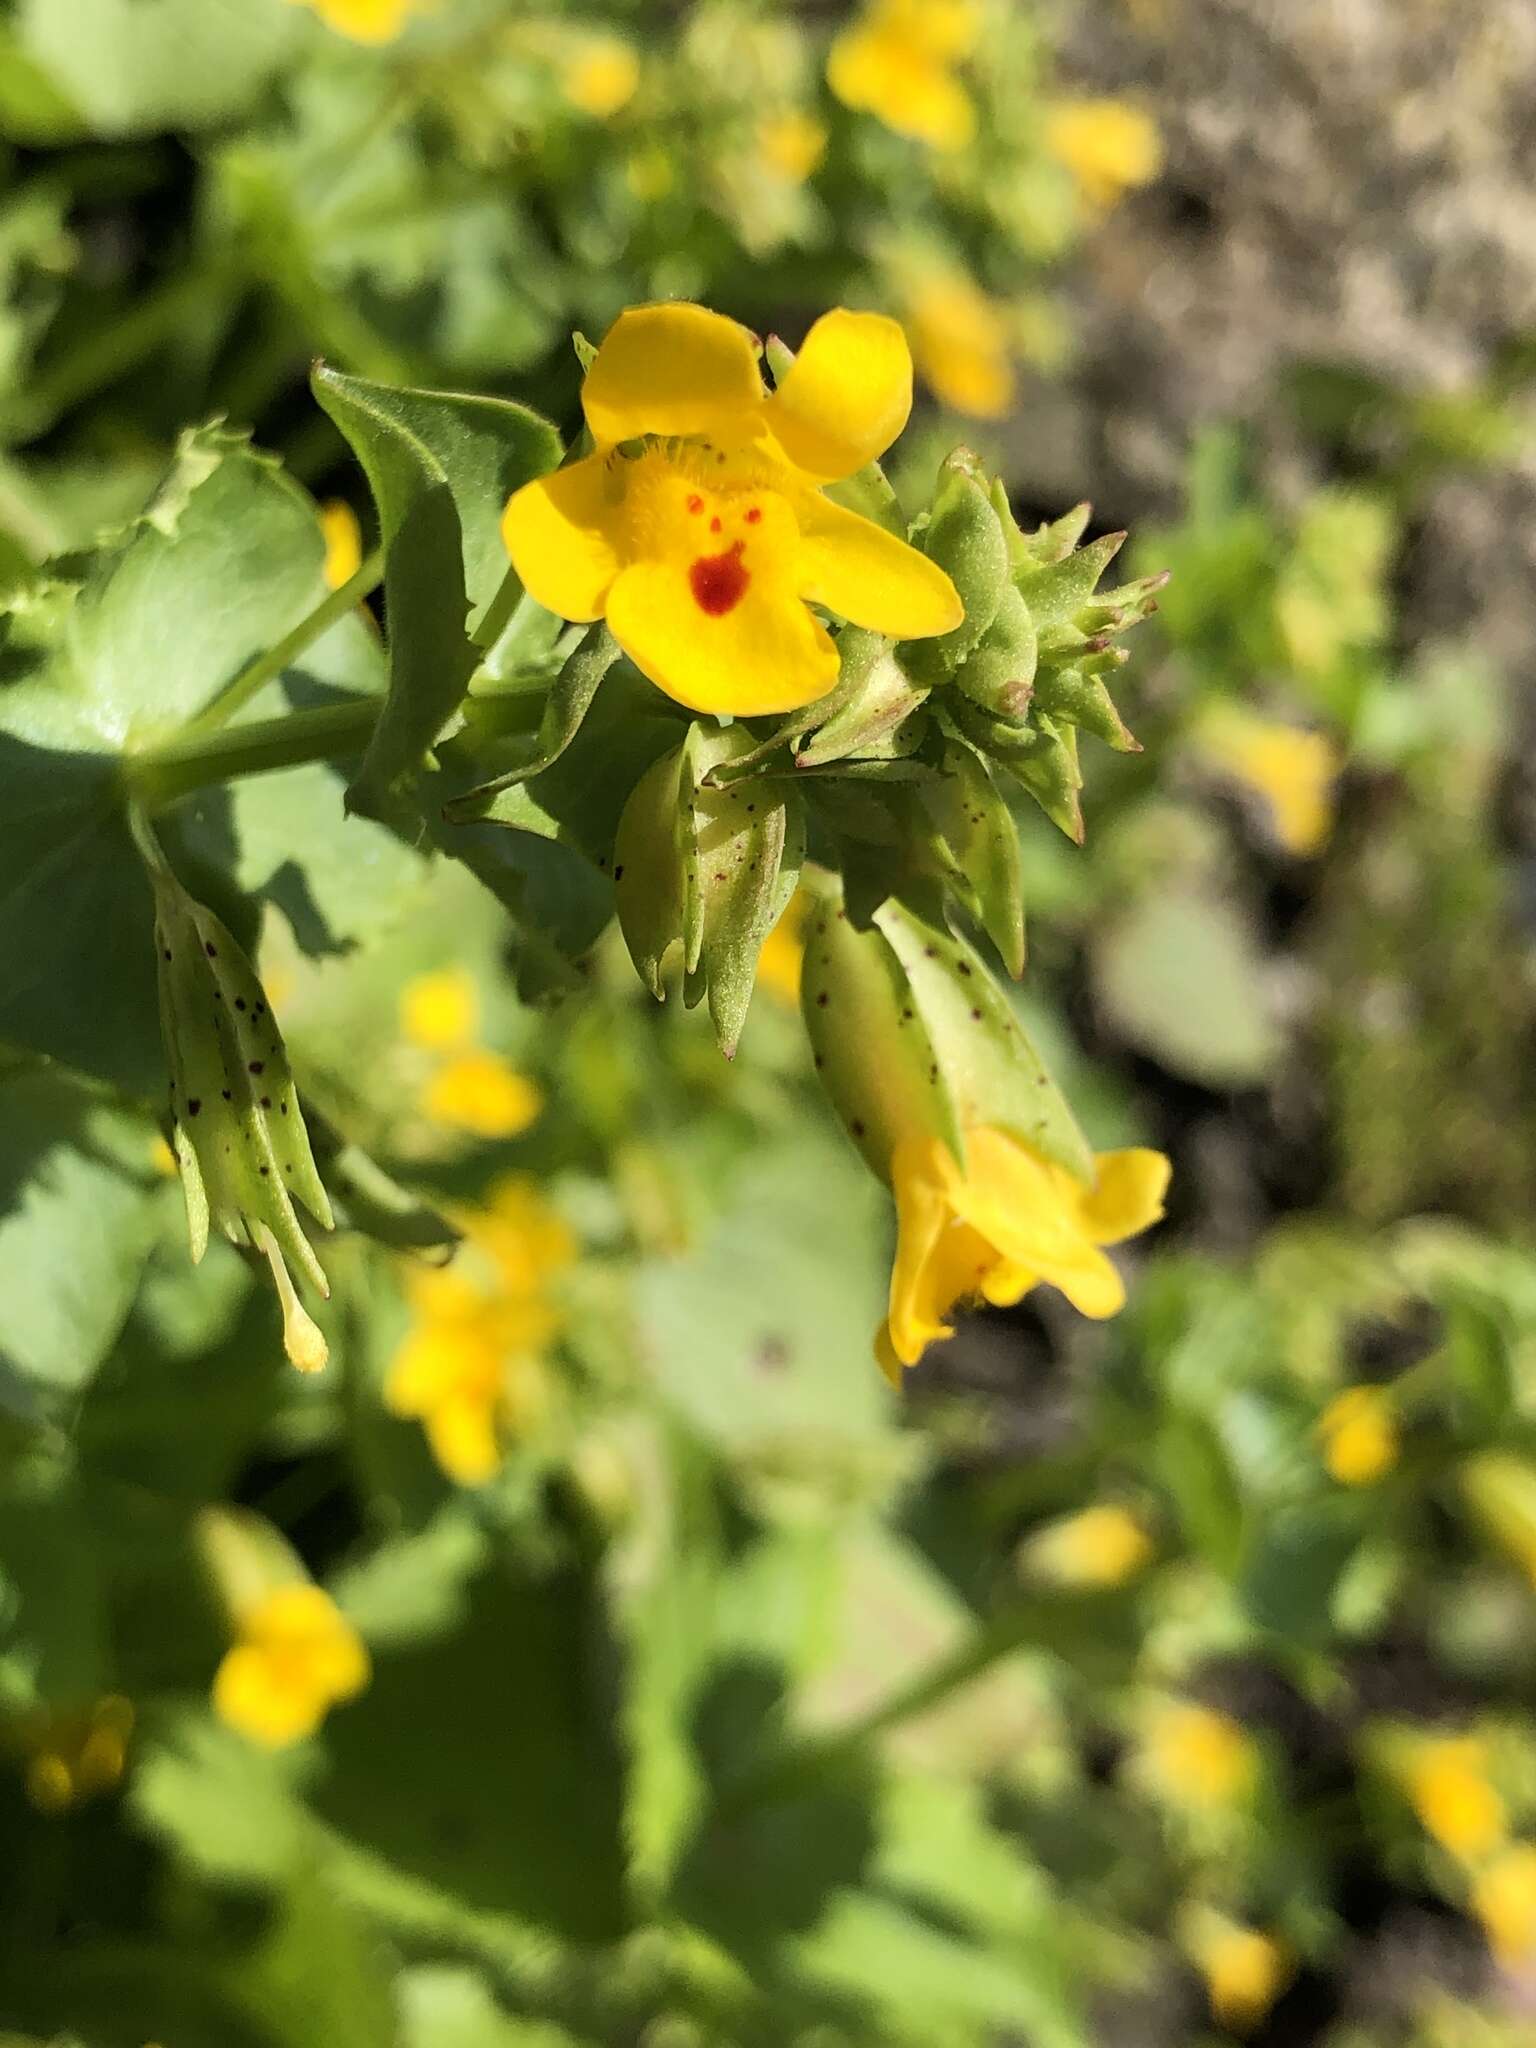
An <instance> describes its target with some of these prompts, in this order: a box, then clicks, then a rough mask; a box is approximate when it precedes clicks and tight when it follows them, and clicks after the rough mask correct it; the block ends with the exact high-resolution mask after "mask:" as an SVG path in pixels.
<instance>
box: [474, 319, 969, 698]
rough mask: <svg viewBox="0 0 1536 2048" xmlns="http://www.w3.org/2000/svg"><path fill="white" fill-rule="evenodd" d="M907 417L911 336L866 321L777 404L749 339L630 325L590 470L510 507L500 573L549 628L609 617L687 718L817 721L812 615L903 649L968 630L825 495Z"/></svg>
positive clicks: (724, 324) (711, 328)
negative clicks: (812, 710)
mask: <svg viewBox="0 0 1536 2048" xmlns="http://www.w3.org/2000/svg"><path fill="white" fill-rule="evenodd" d="M911 403H912V363H911V357H910V356H909V355H908V352H907V343H906V337H905V336H904V335H903V334H902V331H901V329H900V328H899V327H898V326H897V324H896V322H895V321H894V320H887V319H885V318H883V317H882V316H881V315H879V314H876V313H848V312H841V311H839V312H835V313H828V314H825V315H824V316H823V317H822V318H821V319H820V320H818V321H817V322H816V324H815V326H814V327H813V328H812V329H811V331H810V333H809V335H808V336H807V337H806V341H805V346H804V347H803V348H802V349H801V351H800V354H799V356H798V358H797V359H796V361H795V363H794V366H793V368H792V369H791V370H790V371H789V372H788V374H787V375H786V377H785V378H784V381H783V383H782V384H781V385H780V387H779V389H778V390H777V391H776V392H775V393H774V395H773V396H772V397H771V398H770V397H767V396H765V394H764V391H763V386H762V379H761V376H760V374H759V371H758V367H757V357H756V352H755V349H754V345H753V342H752V338H751V336H750V335H748V333H747V332H746V330H745V328H742V327H738V326H737V325H736V323H735V322H734V321H732V320H726V319H724V318H722V317H721V316H720V315H719V314H718V313H711V312H707V311H706V310H705V309H704V307H702V306H693V305H687V304H684V303H675V304H669V305H657V306H638V307H633V308H631V309H630V310H629V311H628V312H626V313H622V314H620V316H619V318H618V320H617V321H615V323H614V325H613V326H612V328H610V330H609V332H608V336H607V338H606V340H605V341H604V342H603V345H602V347H601V348H600V349H599V350H598V353H597V359H596V361H595V362H594V363H593V365H592V367H591V369H590V370H589V371H588V372H587V378H586V383H585V385H584V387H583V390H582V406H583V409H584V411H585V413H586V419H587V425H588V426H589V427H590V429H591V431H592V439H593V441H594V443H595V444H596V446H595V451H594V453H593V454H591V455H589V456H587V457H586V458H585V459H584V460H583V461H580V462H575V463H572V464H571V465H570V466H569V467H568V468H565V469H560V470H557V471H556V472H555V473H554V474H553V475H552V476H547V477H543V478H541V479H540V480H539V481H537V482H535V483H531V484H527V485H525V486H524V488H523V489H522V490H520V491H518V492H517V493H516V495H515V496H514V497H513V499H512V501H511V503H510V504H509V505H508V507H507V510H506V514H505V516H504V518H503V522H502V532H503V534H504V536H505V539H506V544H507V549H508V552H509V553H510V555H511V557H512V563H513V567H514V568H515V569H516V570H517V573H518V575H519V576H520V577H521V579H522V581H523V584H524V586H525V587H526V589H527V590H528V592H529V595H530V596H532V597H533V598H534V599H535V600H536V601H537V602H538V603H539V604H542V605H544V606H545V607H546V608H547V609H548V610H550V611H552V612H555V613H557V614H559V616H560V617H562V618H566V619H575V620H591V619H597V618H606V619H607V621H608V626H609V630H610V631H611V632H612V634H613V636H614V638H615V639H616V640H617V641H618V643H619V645H620V646H621V647H622V648H623V649H624V652H625V653H626V654H627V655H628V656H629V658H630V660H631V661H633V662H634V664H635V666H636V667H637V668H638V669H639V670H640V671H641V673H642V674H644V675H646V676H649V677H650V679H651V681H652V682H654V683H655V684H657V685H658V687H659V688H661V689H663V690H665V691H666V692H667V694H668V695H669V696H671V697H675V698H676V699H677V701H678V702H679V703H680V704H686V705H689V706H691V707H692V708H693V709H695V710H700V711H713V712H717V713H730V714H732V715H737V716H751V715H752V714H754V713H756V712H772V711H790V710H794V709H796V708H797V707H798V706H800V705H802V704H809V703H812V702H813V701H814V700H815V699H816V698H818V697H821V696H824V695H825V694H826V692H827V691H828V690H829V689H830V688H831V686H832V684H833V682H834V681H835V680H836V677H837V665H838V655H837V648H836V646H835V645H834V643H833V641H832V639H831V636H830V635H829V634H828V632H827V630H826V628H825V627H824V626H823V625H822V624H821V623H820V621H819V620H818V619H817V618H816V617H815V616H814V614H813V613H812V612H811V610H810V605H811V604H813V603H814V604H819V605H824V606H825V607H826V608H827V609H828V610H829V611H833V612H836V613H838V614H840V615H841V616H842V617H843V618H845V619H849V620H851V621H852V622H853V623H854V624H855V625H859V626H868V627H870V628H872V629H873V630H874V631H876V632H879V633H887V634H889V635H890V636H891V637H892V638H894V639H902V640H905V639H914V638H921V637H926V636H928V635H930V634H935V633H944V632H948V631H950V630H952V629H953V628H954V627H955V626H957V625H958V624H959V623H960V622H961V620H962V619H963V618H964V615H965V614H964V608H963V606H962V605H961V603H960V599H959V597H958V596H957V595H956V592H955V588H954V585H953V584H952V583H951V582H950V580H949V578H948V577H947V576H946V575H945V574H944V573H943V571H942V570H940V569H938V568H936V567H935V566H934V565H933V564H932V563H931V562H929V561H928V560H927V559H926V558H925V557H924V556H922V555H920V554H918V553H917V551H916V549H914V548H911V547H908V545H907V544H906V542H905V541H901V540H898V539H897V538H896V537H895V536H894V535H892V534H889V533H887V532H886V531H885V530H884V529H883V528H882V527H879V526H876V525H875V524H874V522H873V521H872V520H868V519H862V518H860V517H859V516H858V515H857V514H856V513H853V512H848V511H845V510H844V509H843V507H841V506H840V505H835V504H833V503H832V501H831V500H830V499H829V498H826V497H824V496H823V495H822V489H821V486H822V485H823V484H825V483H829V482H833V481H835V480H836V479H837V478H839V477H846V476H850V475H851V474H852V473H853V472H854V471H855V470H857V469H862V468H863V467H864V465H865V464H866V463H867V462H871V461H873V460H874V459H875V458H876V457H877V456H878V455H879V454H881V452H882V451H883V450H884V449H886V448H888V447H889V446H890V444H891V442H892V441H893V440H894V439H895V438H896V436H897V434H899V433H900V431H901V429H902V427H903V426H904V425H905V424H906V420H907V414H908V412H909V411H910V409H911Z"/></svg>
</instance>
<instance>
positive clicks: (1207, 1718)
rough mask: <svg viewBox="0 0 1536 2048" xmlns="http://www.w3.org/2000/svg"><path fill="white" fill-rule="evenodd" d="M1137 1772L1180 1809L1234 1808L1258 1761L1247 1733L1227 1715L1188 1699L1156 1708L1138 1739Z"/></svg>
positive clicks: (1250, 1783)
mask: <svg viewBox="0 0 1536 2048" xmlns="http://www.w3.org/2000/svg"><path fill="white" fill-rule="evenodd" d="M1141 1763H1142V1768H1143V1770H1144V1772H1145V1774H1146V1776H1147V1778H1148V1779H1149V1780H1150V1781H1151V1782H1152V1784H1153V1785H1154V1786H1155V1787H1156V1788H1157V1789H1158V1790H1159V1791H1161V1792H1163V1793H1165V1794H1167V1795H1168V1796H1170V1797H1171V1798H1173V1799H1175V1800H1177V1801H1178V1802H1179V1803H1180V1804H1181V1805H1183V1806H1190V1807H1199V1808H1204V1809H1206V1810H1214V1809H1217V1808H1220V1807H1228V1806H1236V1805H1238V1804H1239V1803H1240V1802H1241V1801H1243V1800H1245V1799H1247V1798H1248V1797H1249V1795H1250V1794H1251V1793H1252V1791H1253V1788H1254V1785H1255V1783H1256V1781H1257V1778H1258V1769H1259V1760H1258V1752H1257V1751H1256V1750H1255V1748H1254V1746H1253V1743H1252V1741H1251V1740H1250V1738H1249V1736H1248V1733H1247V1731H1246V1730H1245V1729H1244V1728H1243V1726H1242V1724H1241V1723H1240V1722H1238V1721H1234V1720H1233V1719H1232V1717H1231V1715H1230V1714H1221V1713H1218V1712H1217V1711H1216V1709H1215V1708H1214V1707H1202V1706H1199V1705H1197V1704H1196V1703H1195V1702H1194V1701H1193V1700H1173V1701H1168V1702H1166V1703H1165V1704H1163V1705H1162V1706H1159V1707H1158V1708H1157V1709H1156V1710H1155V1711H1154V1713H1153V1714H1152V1715H1151V1717H1150V1719H1149V1720H1148V1722H1147V1726H1146V1730H1145V1733H1144V1736H1143V1739H1142V1749H1141Z"/></svg>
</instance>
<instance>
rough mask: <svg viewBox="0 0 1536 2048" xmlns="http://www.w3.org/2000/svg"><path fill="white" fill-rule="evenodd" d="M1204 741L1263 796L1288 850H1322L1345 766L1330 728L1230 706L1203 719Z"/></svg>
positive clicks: (1210, 755)
mask: <svg viewBox="0 0 1536 2048" xmlns="http://www.w3.org/2000/svg"><path fill="white" fill-rule="evenodd" d="M1199 745H1200V748H1201V751H1202V752H1203V753H1204V754H1205V756H1206V758H1207V759H1208V760H1209V761H1210V762H1211V763H1212V764H1213V766H1215V767H1216V768H1218V769H1220V770H1221V771H1222V772H1223V773H1225V774H1227V775H1230V776H1232V777H1233V778H1234V779H1235V780H1236V781H1238V782H1240V783H1242V784H1243V785H1244V786H1245V787H1246V788H1248V789H1250V790H1252V791H1253V793H1254V794H1255V795H1256V796H1257V797H1259V798H1260V799H1261V800H1262V802H1263V803H1264V804H1265V806H1266V808H1267V809H1268V812H1269V816H1270V821H1271V824H1272V826H1273V829H1274V834H1275V837H1276V838H1277V839H1278V840H1279V842H1280V844H1281V846H1283V847H1284V849H1285V851H1286V852H1287V853H1291V854H1295V855H1296V856H1297V857H1298V858H1301V859H1305V858H1306V857H1307V856H1308V855H1309V854H1314V853H1319V852H1321V850H1322V848H1323V847H1324V846H1325V845H1326V844H1327V842H1328V835H1329V833H1330V832H1331V831H1332V830H1333V789H1334V784H1335V783H1336V782H1337V780H1338V775H1339V769H1340V767H1341V765H1342V764H1341V762H1340V759H1339V750H1338V748H1337V747H1336V746H1335V745H1334V743H1333V741H1332V740H1331V739H1329V738H1328V736H1327V734H1326V733H1320V732H1307V731H1305V730H1304V729H1303V728H1302V727H1300V726H1295V725H1286V724H1284V723H1282V722H1281V721H1280V720H1278V719H1270V718H1260V717H1257V716H1256V715H1254V714H1253V713H1252V712H1246V711H1241V710H1239V709H1238V708H1237V706H1235V705H1229V706H1226V707H1224V708H1223V709H1222V710H1221V711H1220V712H1217V713H1214V714H1212V715H1211V716H1210V717H1209V718H1208V719H1207V720H1206V721H1205V722H1204V723H1203V725H1202V726H1201V729H1200V733H1199Z"/></svg>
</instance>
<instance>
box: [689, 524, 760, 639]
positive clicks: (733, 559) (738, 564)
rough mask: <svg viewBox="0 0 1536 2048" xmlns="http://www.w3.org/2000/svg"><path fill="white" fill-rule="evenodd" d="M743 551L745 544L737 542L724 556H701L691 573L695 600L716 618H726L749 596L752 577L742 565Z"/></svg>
mask: <svg viewBox="0 0 1536 2048" xmlns="http://www.w3.org/2000/svg"><path fill="white" fill-rule="evenodd" d="M741 552H742V543H741V542H740V541H739V540H738V541H735V542H733V543H732V545H731V546H730V547H728V548H727V549H726V551H725V553H724V554H723V555H701V556H700V557H699V559H698V560H697V561H696V562H695V563H694V564H693V566H692V567H691V568H690V569H689V571H688V583H689V587H690V588H691V589H692V591H693V601H694V603H695V604H696V605H697V606H698V608H699V610H700V611H701V612H707V613H708V614H709V616H710V617H711V618H712V619H723V618H724V617H725V614H726V613H727V612H731V611H734V610H735V609H736V607H737V605H739V604H740V603H741V600H742V599H743V598H744V597H745V596H746V594H747V585H748V584H749V583H750V582H751V581H752V578H751V576H750V575H749V574H748V572H747V569H746V567H745V565H744V564H743V562H742V559H741Z"/></svg>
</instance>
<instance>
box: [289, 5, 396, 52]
mask: <svg viewBox="0 0 1536 2048" xmlns="http://www.w3.org/2000/svg"><path fill="white" fill-rule="evenodd" d="M298 4H299V5H300V6H301V7H308V8H309V9H310V10H311V11H312V12H313V13H315V14H318V15H319V17H320V19H321V20H322V21H323V22H324V23H325V25H326V27H327V28H333V29H335V31H336V33H337V34H338V35H341V36H350V37H351V39H352V41H353V42H354V43H392V42H393V41H394V40H395V37H396V36H398V35H399V34H400V32H401V30H402V29H403V28H404V27H405V24H406V22H407V21H408V20H409V19H410V15H411V11H412V8H413V7H414V5H415V0H298Z"/></svg>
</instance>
